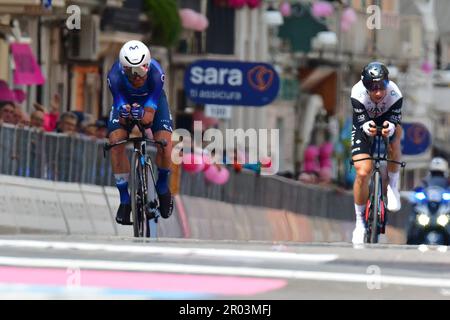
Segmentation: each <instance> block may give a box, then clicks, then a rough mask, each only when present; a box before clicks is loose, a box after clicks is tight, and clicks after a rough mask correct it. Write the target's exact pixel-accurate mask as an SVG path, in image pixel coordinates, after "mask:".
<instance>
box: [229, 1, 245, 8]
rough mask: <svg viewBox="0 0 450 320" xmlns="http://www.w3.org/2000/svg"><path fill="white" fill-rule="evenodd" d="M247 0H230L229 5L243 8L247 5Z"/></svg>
mask: <svg viewBox="0 0 450 320" xmlns="http://www.w3.org/2000/svg"><path fill="white" fill-rule="evenodd" d="M246 2H247V1H246V0H228V6H230V7H231V8H233V9H241V8H242V7H244V6H245V3H246Z"/></svg>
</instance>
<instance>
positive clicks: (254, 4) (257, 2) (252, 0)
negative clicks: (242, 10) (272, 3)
mask: <svg viewBox="0 0 450 320" xmlns="http://www.w3.org/2000/svg"><path fill="white" fill-rule="evenodd" d="M247 6H248V7H249V8H250V9H255V8H259V7H260V6H261V0H247Z"/></svg>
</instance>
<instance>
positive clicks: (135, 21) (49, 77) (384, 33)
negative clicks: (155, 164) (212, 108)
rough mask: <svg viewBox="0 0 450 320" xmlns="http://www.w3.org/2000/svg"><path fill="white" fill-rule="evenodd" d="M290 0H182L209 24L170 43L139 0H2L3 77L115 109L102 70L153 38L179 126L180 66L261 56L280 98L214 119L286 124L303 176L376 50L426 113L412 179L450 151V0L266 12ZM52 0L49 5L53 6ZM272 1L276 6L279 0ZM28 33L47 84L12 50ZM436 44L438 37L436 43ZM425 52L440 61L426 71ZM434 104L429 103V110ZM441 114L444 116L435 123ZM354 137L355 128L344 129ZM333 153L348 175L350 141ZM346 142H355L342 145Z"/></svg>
mask: <svg viewBox="0 0 450 320" xmlns="http://www.w3.org/2000/svg"><path fill="white" fill-rule="evenodd" d="M281 2H282V1H268V0H267V1H263V2H262V5H261V6H259V7H257V8H253V9H251V8H249V7H248V6H244V7H243V8H240V9H233V8H230V7H228V6H227V5H226V3H227V1H225V0H223V1H222V0H177V3H178V6H179V8H191V9H193V10H195V11H197V12H200V13H202V14H204V15H205V16H206V17H207V18H208V20H209V26H208V28H207V29H206V30H205V31H203V32H196V31H193V30H188V29H184V30H183V33H182V35H181V39H180V41H179V43H178V44H177V45H176V46H175V47H174V48H170V49H169V48H165V47H157V46H154V45H152V42H151V21H149V20H148V17H147V15H146V14H145V13H144V10H143V6H144V2H143V0H53V1H44V0H20V1H16V0H0V35H1V36H0V65H1V66H2V67H1V68H0V78H1V79H5V80H7V81H8V82H9V83H10V85H11V86H14V87H19V88H23V89H24V91H26V93H27V100H26V102H25V104H26V109H27V110H28V111H29V110H30V108H31V107H32V103H33V102H35V101H36V100H37V101H39V102H41V103H43V104H44V105H48V104H49V102H50V99H51V97H52V95H54V94H55V93H58V94H59V95H60V96H61V97H62V107H61V108H62V109H63V110H62V111H65V110H77V111H84V112H88V113H91V114H93V115H94V116H95V117H100V116H107V115H108V113H109V110H110V108H111V104H112V98H111V95H110V93H109V90H108V87H107V85H106V74H107V72H108V71H109V68H110V67H111V65H112V64H113V62H114V61H115V59H117V56H118V53H119V50H120V47H121V46H122V44H123V43H124V42H126V41H128V40H130V39H140V40H143V41H146V42H148V43H149V44H150V47H151V49H152V55H153V57H155V58H156V59H157V60H158V61H159V62H160V63H161V64H162V66H163V68H164V69H165V70H166V74H167V75H168V76H167V77H166V79H167V82H166V85H165V89H166V91H167V92H168V96H169V103H170V106H171V109H172V114H173V116H174V120H175V122H176V126H177V127H183V128H187V129H191V126H192V121H193V120H194V114H195V111H197V112H198V111H200V112H204V108H205V106H203V105H195V104H194V103H192V102H191V101H189V99H187V98H186V96H185V93H184V85H183V79H184V72H185V70H186V68H187V67H188V65H189V64H190V63H192V62H193V61H195V60H198V59H216V60H241V61H262V62H267V63H270V64H272V65H274V66H275V68H276V70H277V71H278V73H279V75H280V78H281V89H280V93H279V96H278V98H277V99H276V100H275V101H274V102H273V103H271V104H270V105H268V106H265V107H262V108H252V107H233V108H232V112H231V117H230V118H227V119H220V120H218V126H219V128H220V129H222V130H224V129H226V128H242V129H244V130H245V129H249V128H255V129H259V128H264V129H265V128H268V129H271V128H277V129H279V130H280V143H281V145H280V151H279V153H280V154H279V156H280V171H290V172H293V173H295V174H296V175H297V174H298V173H299V172H300V171H301V170H302V161H303V153H304V150H305V148H306V147H307V146H308V145H310V144H316V145H317V144H320V143H322V142H323V141H326V140H331V141H333V143H335V144H336V145H339V144H341V145H342V144H343V142H342V141H340V140H343V139H342V137H345V134H342V130H343V129H342V128H344V123H345V121H346V120H347V119H348V118H349V117H351V112H352V110H351V105H350V99H349V97H350V90H351V88H352V86H353V85H354V84H355V83H356V82H357V81H359V77H360V70H361V68H362V67H363V66H364V65H365V64H367V63H368V62H369V61H371V60H374V59H377V60H381V61H383V62H385V63H386V64H388V65H389V66H390V68H391V70H392V73H391V75H392V78H393V80H394V81H396V82H397V83H398V84H399V86H400V88H401V90H402V92H403V94H404V96H405V106H404V121H405V122H416V121H419V122H421V123H423V124H424V125H425V126H426V127H427V128H428V129H429V130H430V131H431V132H432V135H433V146H434V148H430V150H429V152H427V153H426V154H424V155H422V156H421V157H414V158H410V159H405V160H407V161H408V167H407V175H406V179H405V180H406V181H404V185H405V186H411V185H414V184H416V183H417V181H418V180H419V179H420V178H421V177H422V176H423V174H424V171H425V170H426V167H427V165H428V161H429V159H430V157H431V156H432V154H433V153H439V154H444V155H446V156H447V157H448V154H449V152H450V150H449V149H450V147H449V142H448V141H449V140H450V132H449V127H450V126H449V124H450V115H449V108H450V107H449V106H448V105H447V104H446V103H447V102H448V101H450V93H449V91H450V89H449V88H448V87H449V84H450V75H449V72H450V71H448V70H446V69H449V68H448V65H449V64H450V27H448V22H447V21H448V15H449V14H450V2H448V1H446V0H436V1H422V0H415V1H411V0H351V1H344V3H347V4H348V5H349V6H350V7H351V8H353V9H354V10H355V11H356V21H355V22H354V24H353V25H352V27H351V28H350V29H349V30H343V28H342V26H341V24H340V19H341V17H342V14H343V12H344V10H345V7H344V6H343V5H342V3H341V2H337V1H334V2H333V1H331V2H330V3H332V4H333V6H334V8H335V10H334V13H333V15H331V16H330V17H328V18H326V19H318V18H316V17H314V16H313V15H312V14H311V1H306V0H304V1H303V0H302V1H289V2H290V4H291V8H292V9H291V13H290V15H288V16H285V17H283V21H282V24H278V23H275V24H274V23H270V22H269V21H268V20H267V17H266V13H267V11H268V10H269V9H275V10H277V9H278V6H279V4H280V3H281ZM46 4H51V5H47V6H46ZM374 4H376V5H379V7H380V8H381V9H382V11H381V29H379V30H377V29H374V30H370V29H369V28H368V27H367V21H368V18H369V16H370V14H368V13H367V8H368V6H370V5H374ZM71 5H77V6H78V7H79V8H80V9H81V29H80V30H69V29H68V28H67V26H66V22H67V19H68V18H69V17H70V16H71V11H70V10H68V8H69V7H70V6H71ZM271 6H272V7H271ZM14 42H21V43H28V44H29V45H30V46H31V48H32V51H33V53H34V55H35V59H36V61H37V62H38V63H39V64H40V66H41V71H42V74H43V76H44V77H45V79H46V81H45V83H44V84H43V85H42V86H36V85H29V86H23V85H16V84H15V83H14V72H13V70H14V57H13V56H12V54H11V52H10V49H9V44H11V43H14ZM436 44H438V45H437V46H436ZM424 62H429V63H430V64H431V66H432V68H433V69H437V70H435V71H433V72H428V71H427V72H424V70H423V65H424ZM430 110H431V112H429V111H430ZM434 124H438V125H434ZM347 140H348V139H347ZM337 149H338V150H337V152H341V153H342V154H343V156H342V157H341V158H340V159H339V160H337V162H336V166H335V167H336V168H335V172H334V175H335V178H338V179H341V178H342V177H343V176H344V175H345V171H346V168H345V166H344V162H345V161H346V158H345V157H348V156H349V155H350V154H349V152H348V150H346V149H345V148H340V149H339V148H337ZM346 152H347V153H346Z"/></svg>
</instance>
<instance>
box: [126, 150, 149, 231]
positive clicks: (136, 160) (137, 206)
mask: <svg viewBox="0 0 450 320" xmlns="http://www.w3.org/2000/svg"><path fill="white" fill-rule="evenodd" d="M142 172H143V170H142V164H141V161H140V157H139V155H138V154H137V153H136V152H133V155H132V157H131V177H130V189H131V195H130V196H131V211H132V213H133V233H134V236H135V237H144V236H147V233H148V230H147V229H148V226H147V222H146V221H147V219H146V218H145V212H144V204H145V190H144V182H143V175H142Z"/></svg>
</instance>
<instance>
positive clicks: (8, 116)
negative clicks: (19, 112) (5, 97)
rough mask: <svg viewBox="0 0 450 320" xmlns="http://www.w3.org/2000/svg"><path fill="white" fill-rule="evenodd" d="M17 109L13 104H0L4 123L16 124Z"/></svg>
mask: <svg viewBox="0 0 450 320" xmlns="http://www.w3.org/2000/svg"><path fill="white" fill-rule="evenodd" d="M15 114H16V108H15V106H14V103H13V102H9V101H4V102H0V120H1V121H2V122H4V123H10V124H15V122H16V117H15Z"/></svg>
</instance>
